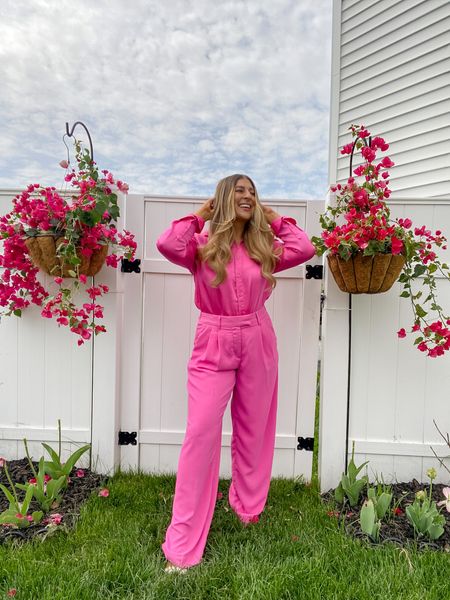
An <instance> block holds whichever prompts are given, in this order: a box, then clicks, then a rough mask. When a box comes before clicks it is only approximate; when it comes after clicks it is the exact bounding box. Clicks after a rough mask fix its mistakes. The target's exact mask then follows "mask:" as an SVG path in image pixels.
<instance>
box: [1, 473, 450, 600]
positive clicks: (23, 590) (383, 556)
mask: <svg viewBox="0 0 450 600" xmlns="http://www.w3.org/2000/svg"><path fill="white" fill-rule="evenodd" d="M174 483H175V477H173V476H147V475H142V474H135V475H130V474H122V473H118V474H116V475H115V476H114V478H113V479H112V480H111V482H110V484H109V489H110V496H109V497H108V498H102V497H98V496H92V498H91V499H90V500H89V502H88V503H87V504H86V505H85V506H84V507H83V510H82V513H81V516H80V519H79V522H78V525H77V527H76V530H75V531H72V532H70V533H68V534H67V533H65V532H64V531H59V532H57V533H56V534H55V535H54V536H52V537H48V538H47V539H46V540H45V541H44V542H37V541H34V542H32V543H30V544H28V545H24V546H23V547H8V546H6V545H3V546H0V573H1V575H0V577H1V580H0V597H2V598H3V597H5V598H6V597H7V596H6V592H7V590H8V589H10V588H16V589H17V594H16V596H15V597H16V598H17V599H22V598H23V599H25V598H27V599H33V600H57V599H61V600H62V599H64V600H69V599H73V600H83V599H86V600H95V599H97V598H98V599H102V600H105V599H109V598H127V599H128V598H136V599H138V598H139V599H144V598H149V599H150V598H152V599H153V598H154V599H155V600H156V599H157V600H164V599H167V600H173V599H184V600H196V599H205V600H206V599H208V600H209V599H215V598H217V599H220V600H232V599H239V600H259V599H261V600H262V599H264V600H281V599H286V600H287V599H297V598H298V599H299V600H300V599H301V600H307V599H317V600H319V599H320V600H322V599H325V600H328V599H330V600H331V599H333V600H334V599H342V600H353V599H354V600H365V599H368V600H369V599H370V600H374V599H377V598H380V599H381V598H383V599H393V600H394V599H395V600H401V599H405V600H406V599H408V600H416V599H417V600H428V599H430V600H431V599H436V600H448V599H449V598H450V583H449V582H450V555H449V554H444V553H438V552H433V551H427V552H416V551H414V550H413V549H410V550H407V551H406V550H403V549H399V548H396V547H393V546H382V547H369V546H365V545H364V544H363V543H362V542H360V541H357V540H353V539H350V538H349V537H347V536H346V535H345V534H344V533H342V532H341V531H340V530H339V527H338V524H337V521H336V520H335V519H333V518H330V517H328V516H327V514H326V512H327V510H326V508H325V507H324V506H323V505H322V504H321V501H320V498H319V495H318V492H317V487H316V485H315V484H313V485H312V486H307V485H304V484H303V483H302V482H301V481H293V480H288V479H274V480H273V481H272V485H271V489H270V494H269V498H268V503H267V506H266V510H265V511H264V513H263V515H262V516H261V519H260V521H259V523H256V524H253V525H251V526H250V527H247V528H244V527H243V526H242V525H241V523H240V522H239V521H238V519H237V517H236V516H235V514H234V513H233V512H232V511H231V510H230V509H229V506H228V503H227V500H226V498H227V496H226V492H227V490H228V485H229V482H228V481H225V480H223V481H221V482H220V491H221V492H222V493H223V495H224V497H223V499H221V500H219V501H218V503H217V507H216V512H215V514H214V519H213V522H212V526H211V530H210V535H209V539H208V544H207V547H206V551H205V556H204V561H203V563H202V564H201V565H199V566H197V567H195V568H193V569H192V570H190V571H188V573H187V574H185V575H180V574H165V573H164V572H163V564H164V557H163V554H162V552H161V550H160V545H161V543H162V541H163V537H164V533H165V530H166V527H167V525H168V523H169V520H170V513H171V503H172V494H173V490H174Z"/></svg>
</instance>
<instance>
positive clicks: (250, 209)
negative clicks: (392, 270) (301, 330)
mask: <svg viewBox="0 0 450 600" xmlns="http://www.w3.org/2000/svg"><path fill="white" fill-rule="evenodd" d="M208 220H211V224H210V229H209V235H208V234H202V233H201V231H202V229H203V226H204V224H205V221H208ZM275 236H276V237H277V238H279V240H281V241H279V240H276V239H275ZM157 247H158V249H159V251H160V252H161V253H162V254H163V255H164V256H165V257H166V258H167V259H168V260H170V261H171V262H174V263H175V264H177V265H181V266H183V267H186V268H187V269H189V271H190V272H191V273H192V274H193V275H194V281H195V304H196V306H197V307H198V308H199V309H200V311H201V314H200V317H199V321H198V325H197V330H196V334H195V339H194V347H193V350H192V355H191V358H190V360H189V365H188V384H187V387H188V395H189V396H188V419H187V428H186V435H185V438H184V441H183V446H182V448H181V453H180V458H179V463H178V472H177V480H176V486H175V497H174V501H173V514H172V521H171V523H170V526H169V528H168V530H167V532H166V538H165V541H164V543H163V545H162V549H163V552H164V554H165V556H166V558H167V564H166V571H173V570H181V571H185V570H186V568H187V567H191V566H193V565H195V564H197V563H199V562H200V561H201V560H202V556H203V551H204V548H205V545H206V539H207V536H208V532H209V528H210V524H211V520H212V517H213V513H214V506H215V503H216V498H217V488H218V481H219V462H220V449H221V433H222V417H223V413H224V411H225V409H226V406H227V404H228V400H229V399H230V396H232V401H231V417H232V422H233V435H232V441H231V456H232V482H231V486H230V489H229V495H228V500H229V503H230V506H231V507H232V508H233V510H234V511H235V513H236V514H237V516H238V517H239V519H240V520H241V521H242V522H243V523H245V524H247V523H249V522H255V521H257V520H258V515H259V514H260V513H261V512H262V510H263V508H264V506H265V503H266V499H267V494H268V491H269V485H270V476H271V470H272V460H273V452H274V443H275V424H276V410H277V383H278V353H277V344H276V337H275V332H274V330H273V327H272V323H271V320H270V317H269V315H268V313H267V312H266V309H265V308H264V303H265V301H266V300H267V298H268V297H269V296H270V294H271V292H272V289H273V288H274V287H275V284H276V281H275V278H274V276H273V273H277V272H279V271H282V270H283V269H289V268H290V267H294V266H296V265H299V264H301V263H303V262H305V261H307V260H309V259H310V258H311V257H312V256H313V255H314V253H315V250H314V247H313V245H312V244H311V242H310V240H309V238H308V236H307V235H306V233H305V232H304V231H302V230H301V229H300V228H298V227H297V226H296V222H295V220H294V219H291V218H288V217H281V216H280V215H279V214H277V213H276V212H275V211H274V210H272V209H271V208H269V207H267V206H263V205H262V204H261V203H260V201H259V199H258V194H257V192H256V188H255V185H254V183H253V181H252V180H251V179H250V177H247V176H246V175H240V174H237V175H231V176H229V177H226V178H224V179H222V180H221V181H219V183H218V185H217V188H216V193H215V196H214V198H212V199H210V200H207V201H206V202H205V203H204V204H203V206H202V207H201V208H200V209H199V210H198V211H197V212H196V213H195V214H190V215H187V216H186V217H183V218H182V219H178V220H176V221H174V222H173V223H172V225H171V226H170V228H169V229H168V230H167V231H166V232H165V233H163V234H162V235H161V237H160V238H159V239H158V241H157Z"/></svg>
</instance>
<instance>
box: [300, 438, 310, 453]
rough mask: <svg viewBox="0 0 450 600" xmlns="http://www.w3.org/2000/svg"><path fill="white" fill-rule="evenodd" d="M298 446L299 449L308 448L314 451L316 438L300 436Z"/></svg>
mask: <svg viewBox="0 0 450 600" xmlns="http://www.w3.org/2000/svg"><path fill="white" fill-rule="evenodd" d="M297 441H298V446H297V450H307V451H308V452H313V450H314V438H313V437H307V438H304V437H298V438H297Z"/></svg>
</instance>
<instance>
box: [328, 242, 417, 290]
mask: <svg viewBox="0 0 450 600" xmlns="http://www.w3.org/2000/svg"><path fill="white" fill-rule="evenodd" d="M327 260H328V266H329V267H330V271H331V273H332V274H333V277H334V280H335V281H336V283H337V285H338V287H339V289H340V290H341V291H342V292H347V293H349V294H380V293H382V292H387V290H389V289H390V288H391V287H392V286H393V284H394V283H395V281H397V279H398V276H399V275H400V273H401V271H402V269H403V266H404V264H405V257H404V256H403V255H401V254H381V253H377V254H374V255H373V256H364V255H363V253H362V252H358V253H357V254H354V255H353V256H351V257H350V258H349V260H344V259H343V258H341V257H340V256H339V255H336V254H334V255H333V254H328V255H327Z"/></svg>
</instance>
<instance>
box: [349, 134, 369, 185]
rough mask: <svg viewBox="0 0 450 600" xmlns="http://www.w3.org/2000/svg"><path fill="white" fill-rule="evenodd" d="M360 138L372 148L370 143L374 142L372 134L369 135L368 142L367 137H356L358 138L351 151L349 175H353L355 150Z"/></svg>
mask: <svg viewBox="0 0 450 600" xmlns="http://www.w3.org/2000/svg"><path fill="white" fill-rule="evenodd" d="M360 139H361V140H362V141H363V142H364V143H365V145H366V146H367V147H368V148H370V145H371V143H372V136H371V135H370V136H369V141H368V142H367V140H366V138H358V137H357V138H356V140H355V141H354V142H353V146H352V152H351V154H350V175H349V177H351V176H352V163H353V152H354V151H355V147H356V142H357V141H358V140H360Z"/></svg>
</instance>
